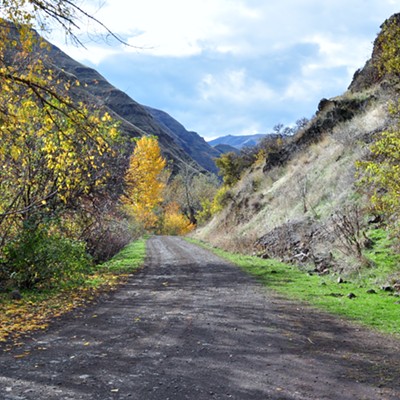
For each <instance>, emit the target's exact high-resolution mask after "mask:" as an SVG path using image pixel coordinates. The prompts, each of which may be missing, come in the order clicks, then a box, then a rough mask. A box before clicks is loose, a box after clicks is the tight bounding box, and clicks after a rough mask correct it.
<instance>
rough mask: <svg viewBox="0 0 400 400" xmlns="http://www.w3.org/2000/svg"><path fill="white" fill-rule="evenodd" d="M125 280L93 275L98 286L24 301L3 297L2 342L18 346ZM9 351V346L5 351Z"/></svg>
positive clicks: (28, 297)
mask: <svg viewBox="0 0 400 400" xmlns="http://www.w3.org/2000/svg"><path fill="white" fill-rule="evenodd" d="M126 277H127V275H121V274H119V275H115V274H98V275H96V276H94V278H95V280H96V285H95V286H93V285H90V284H86V285H83V286H79V287H74V288H70V289H63V290H61V291H58V292H57V293H52V294H49V295H46V296H40V297H39V296H38V295H35V294H31V295H24V297H23V298H22V299H21V300H11V299H8V298H3V299H2V301H1V302H0V342H10V344H14V345H15V344H17V339H18V338H20V337H21V336H23V335H26V334H28V333H31V332H34V331H38V330H44V329H46V328H47V327H48V326H49V323H50V321H51V320H53V319H54V318H57V317H60V316H61V315H64V314H66V313H68V312H70V311H72V310H74V309H77V308H79V307H84V306H85V305H88V304H90V303H92V302H93V301H94V300H95V299H96V297H97V296H98V295H99V294H100V293H104V292H108V291H111V290H113V289H115V288H116V287H117V286H118V285H119V284H120V283H122V282H124V281H125V280H126ZM0 300H1V299H0ZM8 348H10V346H7V347H6V350H7V349H8Z"/></svg>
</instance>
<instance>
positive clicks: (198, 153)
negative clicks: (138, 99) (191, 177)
mask: <svg viewBox="0 0 400 400" xmlns="http://www.w3.org/2000/svg"><path fill="white" fill-rule="evenodd" d="M145 109H146V110H147V111H148V112H149V114H150V115H151V116H152V117H153V118H154V119H155V120H156V121H157V123H158V124H159V125H160V126H161V127H162V128H163V129H164V130H165V131H166V132H168V133H169V134H170V136H171V137H173V138H174V139H175V141H176V143H177V144H179V146H180V147H181V148H182V149H183V150H184V151H185V152H186V153H187V154H189V156H190V157H191V158H193V160H195V161H196V162H197V163H198V164H199V165H201V166H202V167H203V168H205V169H206V170H207V171H210V172H213V173H215V174H216V173H218V168H217V167H216V165H215V162H214V158H217V157H219V156H220V153H219V151H218V150H215V149H214V148H213V147H211V146H210V145H209V144H208V143H207V142H206V141H205V140H204V139H203V138H202V137H201V136H199V135H198V134H197V133H196V132H192V131H188V130H186V128H185V127H184V126H183V125H182V124H181V123H179V122H178V121H177V120H175V119H174V118H172V117H171V116H170V115H169V114H167V113H166V112H165V111H161V110H156V109H154V108H151V107H147V106H146V107H145Z"/></svg>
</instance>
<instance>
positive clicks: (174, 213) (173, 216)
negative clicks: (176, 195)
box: [162, 202, 196, 235]
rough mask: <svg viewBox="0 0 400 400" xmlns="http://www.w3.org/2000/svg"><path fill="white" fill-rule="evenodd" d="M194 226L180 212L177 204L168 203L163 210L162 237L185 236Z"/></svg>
mask: <svg viewBox="0 0 400 400" xmlns="http://www.w3.org/2000/svg"><path fill="white" fill-rule="evenodd" d="M195 227H196V226H195V225H194V224H192V223H191V222H190V221H189V218H187V217H186V216H185V215H183V214H182V212H181V211H180V208H179V205H178V203H175V202H172V203H169V204H168V205H167V206H166V207H165V209H164V221H163V228H162V233H163V234H164V235H186V234H187V233H189V232H191V231H192V230H193V229H194V228H195Z"/></svg>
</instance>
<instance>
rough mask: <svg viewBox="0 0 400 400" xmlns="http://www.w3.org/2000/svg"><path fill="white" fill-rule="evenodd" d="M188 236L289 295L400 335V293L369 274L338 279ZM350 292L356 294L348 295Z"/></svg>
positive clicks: (194, 241)
mask: <svg viewBox="0 0 400 400" xmlns="http://www.w3.org/2000/svg"><path fill="white" fill-rule="evenodd" d="M187 240H188V241H190V242H192V243H195V244H198V245H201V246H203V247H205V248H207V249H209V250H211V251H212V252H213V253H215V254H217V255H218V256H220V257H222V258H224V259H226V260H228V261H230V262H232V263H234V264H236V265H238V266H239V267H240V268H241V269H243V270H244V271H246V272H248V273H250V274H251V275H253V276H255V277H256V278H257V279H258V280H259V281H260V282H261V283H262V284H263V285H265V286H267V287H268V288H271V289H273V290H274V291H276V292H277V293H279V294H283V295H284V296H285V297H287V298H290V299H296V300H302V301H305V302H307V303H309V304H311V305H313V306H316V307H318V308H320V309H323V310H325V311H328V312H331V313H334V314H338V315H342V316H345V317H347V318H349V319H352V320H354V321H356V322H359V323H361V324H364V325H367V326H369V327H372V328H374V329H376V330H379V331H381V332H385V333H390V334H395V335H399V336H400V297H395V295H394V294H393V293H388V292H386V291H384V290H381V289H380V287H379V286H377V282H376V281H375V280H374V279H371V278H370V277H368V274H366V275H365V277H363V278H362V279H357V280H356V281H348V282H343V283H338V280H337V278H338V277H337V276H336V277H334V276H332V275H330V276H319V275H314V274H312V275H310V274H309V273H307V272H304V271H301V270H300V269H299V268H297V267H295V266H291V265H287V264H284V263H281V262H279V261H275V260H263V259H260V258H258V257H255V256H244V255H240V254H234V253H230V252H226V251H224V250H221V249H218V248H214V247H212V246H210V245H208V244H205V243H203V242H200V241H198V240H194V239H187ZM379 254H380V256H382V253H379ZM378 269H379V268H378ZM350 294H352V295H354V296H355V297H353V298H349V297H348V296H349V295H350Z"/></svg>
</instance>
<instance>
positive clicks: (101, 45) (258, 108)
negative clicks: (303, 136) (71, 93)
mask: <svg viewBox="0 0 400 400" xmlns="http://www.w3.org/2000/svg"><path fill="white" fill-rule="evenodd" d="M82 6H83V7H84V8H85V9H88V10H89V12H90V13H91V15H94V16H95V17H96V18H98V19H99V20H101V21H102V22H104V23H105V24H106V25H107V26H108V27H109V28H110V29H111V30H112V31H113V32H115V33H116V34H118V35H119V36H120V37H122V38H123V39H124V40H125V41H127V42H129V43H130V44H131V45H132V47H127V46H123V45H121V44H119V43H116V42H112V41H109V40H97V39H95V38H97V37H98V35H100V34H101V33H102V32H101V28H100V27H98V26H97V27H96V26H94V25H91V24H88V25H87V26H86V24H85V23H83V26H82V34H85V35H86V32H89V34H90V36H91V38H92V39H94V40H91V41H87V42H86V48H85V49H83V48H77V47H74V46H72V45H69V44H66V43H65V40H64V39H63V38H62V37H61V36H59V35H58V34H57V33H54V32H53V34H52V35H51V36H50V38H49V39H50V40H51V41H52V42H53V43H54V44H56V45H58V46H59V47H60V48H62V49H63V50H64V51H65V52H67V53H68V54H69V55H70V56H72V57H73V58H75V59H76V60H78V61H80V62H82V63H83V64H85V65H88V66H91V67H93V68H95V69H97V70H98V71H99V72H100V73H101V74H102V75H103V76H104V77H105V78H106V79H107V80H109V81H110V82H111V83H112V84H113V85H115V86H116V87H118V88H119V89H121V90H123V91H125V92H126V93H127V94H128V95H130V96H131V97H132V98H133V99H134V100H136V101H138V102H139V103H142V104H145V105H148V106H151V107H154V108H158V109H161V110H164V111H166V112H168V113H169V114H170V115H171V116H172V117H174V118H175V119H177V120H178V121H179V122H181V123H182V124H183V125H184V126H185V127H186V128H187V129H189V130H193V131H196V132H198V133H199V134H200V135H201V136H203V137H205V138H206V139H211V138H214V137H217V136H223V135H227V134H233V135H239V134H252V133H268V132H270V131H271V130H272V128H273V126H274V125H276V124H277V123H283V124H285V125H290V124H293V123H294V122H295V121H296V120H297V119H299V118H301V117H307V118H310V117H311V116H312V115H313V114H314V112H315V111H316V109H317V105H318V102H319V100H320V99H321V98H324V97H325V98H330V97H334V96H337V95H340V94H342V93H343V92H344V91H345V90H346V88H347V87H348V85H349V84H350V82H351V79H352V76H353V74H354V72H355V71H356V70H357V69H358V68H360V67H363V65H364V64H365V62H366V60H367V59H368V58H369V57H370V54H371V50H372V43H373V41H374V39H375V37H376V35H377V33H378V32H379V27H380V25H381V24H382V23H383V22H384V20H385V19H386V18H388V17H390V16H391V15H392V14H394V13H395V12H400V2H399V1H398V0H323V1H322V0H279V1H273V0H146V1H143V0H102V1H101V3H99V1H98V0H89V1H84V2H83V4H82ZM82 39H83V40H86V39H85V38H84V36H82Z"/></svg>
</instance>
